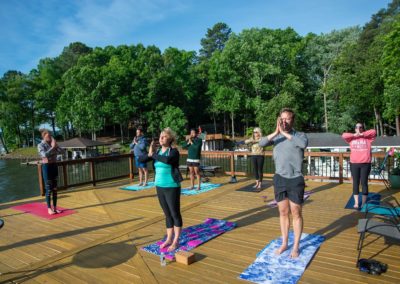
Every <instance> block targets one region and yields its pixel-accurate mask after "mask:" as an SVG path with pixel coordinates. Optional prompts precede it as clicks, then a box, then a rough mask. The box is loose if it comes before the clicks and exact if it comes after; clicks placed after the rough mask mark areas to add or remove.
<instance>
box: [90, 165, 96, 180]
mask: <svg viewBox="0 0 400 284" xmlns="http://www.w3.org/2000/svg"><path fill="white" fill-rule="evenodd" d="M90 176H91V177H92V184H93V186H96V171H95V167H94V161H93V160H92V161H90Z"/></svg>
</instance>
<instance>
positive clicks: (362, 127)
mask: <svg viewBox="0 0 400 284" xmlns="http://www.w3.org/2000/svg"><path fill="white" fill-rule="evenodd" d="M356 128H361V129H364V126H359V125H357V126H356Z"/></svg>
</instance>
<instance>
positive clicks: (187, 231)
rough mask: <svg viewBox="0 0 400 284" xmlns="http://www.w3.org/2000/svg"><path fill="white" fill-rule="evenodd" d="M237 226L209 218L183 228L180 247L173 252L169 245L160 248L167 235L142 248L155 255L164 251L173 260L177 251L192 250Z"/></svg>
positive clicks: (166, 256)
mask: <svg viewBox="0 0 400 284" xmlns="http://www.w3.org/2000/svg"><path fill="white" fill-rule="evenodd" d="M235 227H236V223H233V222H228V221H224V220H218V219H213V218H208V219H206V220H205V221H204V222H203V223H201V224H198V225H194V226H190V227H187V228H184V229H182V234H181V236H180V238H179V248H178V249H176V250H174V251H172V252H168V251H167V250H168V247H166V248H163V249H160V245H161V244H162V243H163V242H164V241H165V240H166V236H165V237H164V238H163V239H162V240H161V241H158V242H156V243H153V244H151V245H148V246H145V247H143V248H142V250H144V251H147V252H149V253H152V254H155V255H160V254H161V252H163V253H164V254H165V258H167V259H169V260H173V259H174V258H175V253H176V252H178V251H190V250H192V249H194V248H195V247H198V246H199V245H201V244H203V243H205V242H207V241H209V240H211V239H213V238H215V237H216V236H218V235H221V234H223V233H225V232H228V231H230V230H232V229H234V228H235Z"/></svg>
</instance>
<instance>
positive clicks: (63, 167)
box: [62, 163, 68, 188]
mask: <svg viewBox="0 0 400 284" xmlns="http://www.w3.org/2000/svg"><path fill="white" fill-rule="evenodd" d="M62 171H63V183H64V187H65V188H68V173H67V164H65V163H63V164H62Z"/></svg>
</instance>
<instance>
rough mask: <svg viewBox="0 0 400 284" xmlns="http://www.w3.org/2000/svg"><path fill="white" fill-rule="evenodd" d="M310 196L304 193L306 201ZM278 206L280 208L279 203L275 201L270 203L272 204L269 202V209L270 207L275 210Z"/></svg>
mask: <svg viewBox="0 0 400 284" xmlns="http://www.w3.org/2000/svg"><path fill="white" fill-rule="evenodd" d="M310 195H311V193H307V194H306V193H304V196H303V199H304V201H306V200H307V199H308V198H309V197H310ZM277 206H278V203H277V202H276V200H275V199H274V200H272V201H270V202H268V204H267V207H270V208H274V207H277Z"/></svg>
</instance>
